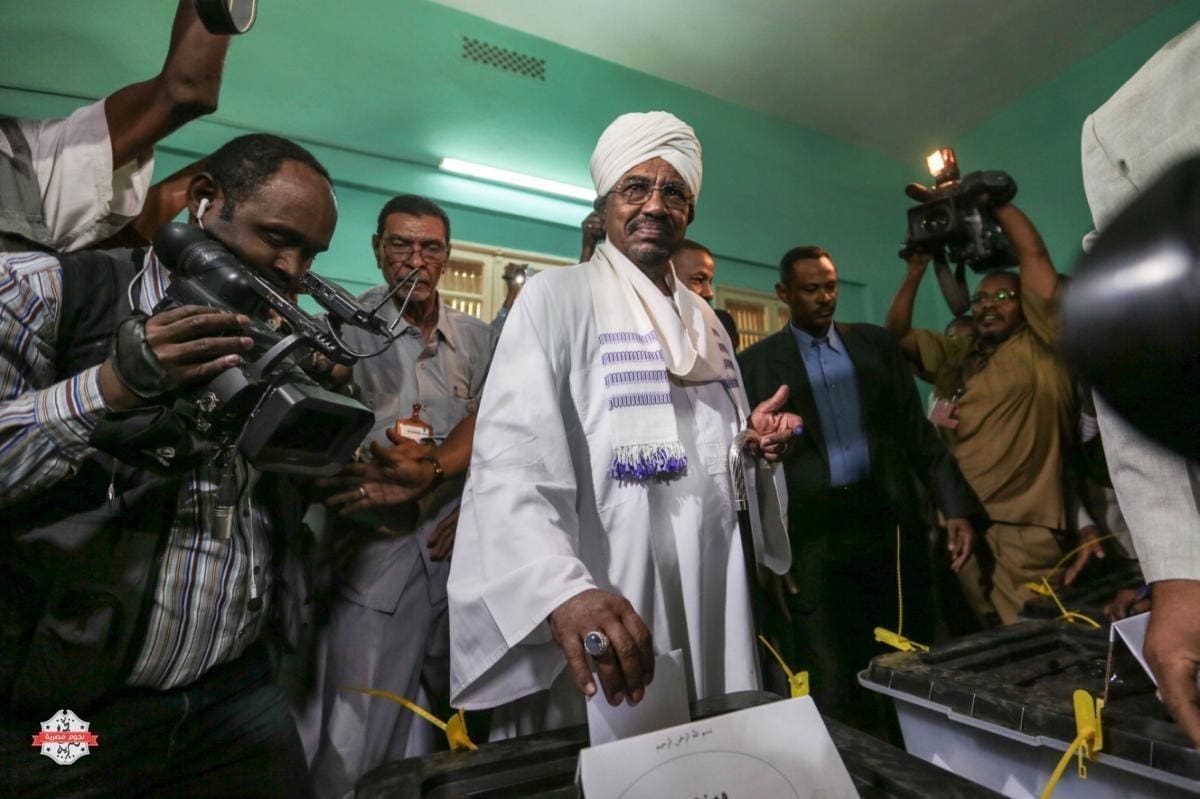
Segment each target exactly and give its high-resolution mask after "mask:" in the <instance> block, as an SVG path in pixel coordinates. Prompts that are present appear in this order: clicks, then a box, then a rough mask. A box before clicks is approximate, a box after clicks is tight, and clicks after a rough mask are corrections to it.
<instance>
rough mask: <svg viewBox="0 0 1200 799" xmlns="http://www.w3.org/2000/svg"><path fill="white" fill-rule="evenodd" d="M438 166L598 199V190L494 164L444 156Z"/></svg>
mask: <svg viewBox="0 0 1200 799" xmlns="http://www.w3.org/2000/svg"><path fill="white" fill-rule="evenodd" d="M438 167H440V168H441V169H444V170H446V171H447V172H453V173H455V174H457V175H467V176H469V177H473V178H482V179H483V180H490V181H494V182H496V183H507V184H508V185H510V186H520V187H521V188H523V189H533V190H534V191H541V192H545V193H546V194H558V195H560V196H563V197H570V198H571V199H573V200H583V201H584V202H589V203H590V202H591V201H592V200H594V199H596V192H594V191H592V190H591V189H584V188H581V187H579V186H572V185H571V184H569V183H559V182H558V181H557V180H547V179H546V178H535V177H534V176H533V175H523V174H521V173H520V172H509V171H508V170H507V169H497V168H496V167H494V166H484V165H483V164H472V163H471V162H470V161H460V160H458V159H457V158H443V159H442V160H441V162H440V163H438Z"/></svg>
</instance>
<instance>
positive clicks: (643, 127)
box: [448, 112, 800, 737]
mask: <svg viewBox="0 0 1200 799" xmlns="http://www.w3.org/2000/svg"><path fill="white" fill-rule="evenodd" d="M591 170H592V177H593V179H594V181H595V184H596V191H597V194H598V195H599V198H598V199H597V200H596V208H597V210H603V212H604V218H605V234H606V241H605V242H604V243H602V244H601V245H600V246H599V247H597V248H596V251H595V253H594V254H593V256H592V258H591V259H590V260H589V261H587V262H585V263H582V264H579V265H578V266H574V267H569V268H565V269H553V270H547V271H545V272H542V273H540V274H538V275H537V276H536V277H535V278H533V279H532V280H530V281H529V283H528V285H527V287H526V288H525V291H524V292H523V293H522V294H521V296H520V298H519V299H518V301H517V303H516V305H515V306H514V307H513V309H512V311H511V312H510V315H509V318H508V322H507V323H506V326H505V330H504V335H503V336H502V337H501V339H500V343H499V345H498V348H497V350H496V356H495V360H494V361H493V364H494V368H493V369H492V373H491V375H490V376H489V378H488V385H487V388H486V390H485V391H484V393H483V400H482V404H481V406H480V409H479V414H478V423H477V425H478V426H477V428H476V433H475V442H474V452H473V455H472V459H471V470H470V477H469V478H468V482H467V486H466V490H465V494H464V496H463V503H462V512H461V517H460V520H459V527H458V538H457V544H456V548H455V554H454V561H453V563H452V566H451V572H450V580H449V586H448V591H449V601H450V639H451V693H452V698H451V702H452V704H453V705H454V706H456V707H464V708H467V709H480V708H490V707H497V708H498V709H497V711H496V713H495V715H494V716H493V737H502V736H505V735H514V734H521V733H525V732H533V731H536V730H540V729H550V728H554V727H558V726H563V725H566V724H570V723H577V722H580V721H582V719H583V717H584V702H583V696H584V695H587V696H593V695H595V694H596V692H597V686H596V685H595V683H594V682H593V680H592V677H591V672H592V668H593V667H594V668H595V669H596V671H597V673H598V675H599V678H600V683H601V686H600V687H601V688H602V690H603V693H604V696H605V697H606V698H607V700H608V701H609V702H610V703H611V704H614V705H615V704H619V703H620V702H622V701H624V700H626V699H628V700H629V701H631V702H638V701H640V700H641V699H642V697H643V695H644V691H645V687H646V685H647V684H649V682H650V681H651V679H652V678H653V669H654V657H655V654H656V653H657V654H661V653H665V652H668V651H671V650H674V649H682V650H683V653H684V661H685V672H686V674H687V676H688V680H689V686H688V687H689V691H690V694H691V697H692V698H693V699H696V698H702V697H705V696H710V695H714V694H720V693H725V692H730V691H737V690H745V689H753V688H757V687H758V686H759V673H758V667H757V661H756V657H755V646H754V622H753V619H752V618H751V609H750V599H749V584H748V582H749V577H748V575H751V574H753V573H754V572H753V570H748V569H747V565H746V558H747V557H753V556H757V561H758V563H759V564H761V565H763V566H764V567H766V569H764V570H763V573H764V574H765V573H766V570H770V571H771V572H774V573H776V574H782V573H784V572H785V571H786V569H787V567H788V566H789V564H790V560H791V556H790V548H789V546H788V543H787V536H786V533H785V531H784V527H783V516H782V511H783V507H782V503H783V502H785V501H786V500H785V496H786V495H785V493H784V492H783V491H782V485H781V483H779V482H777V480H776V478H778V477H781V473H780V472H781V470H778V469H776V468H774V467H773V466H770V465H767V464H763V463H761V461H760V460H756V459H755V458H753V457H750V458H747V463H748V468H747V469H746V471H747V472H748V474H747V483H748V488H749V491H748V493H749V495H750V504H751V508H750V510H751V512H750V514H749V519H750V523H749V524H748V525H747V526H749V527H751V528H752V529H751V530H747V531H745V532H746V540H752V541H753V549H754V550H755V552H754V553H753V554H751V553H746V555H745V557H744V555H743V543H742V542H743V538H742V536H741V535H740V534H739V527H738V516H737V510H736V507H735V503H734V495H733V487H732V480H731V475H730V470H729V457H728V454H729V448H730V444H731V443H732V441H733V439H734V437H735V435H737V433H738V432H739V430H740V429H742V428H743V427H745V426H746V425H747V423H748V424H749V427H750V429H751V430H752V431H753V433H752V434H753V436H754V438H755V439H756V440H757V444H758V447H757V450H756V452H757V453H758V454H760V455H763V456H765V457H766V458H768V459H769V458H772V457H777V456H778V455H779V454H780V452H781V450H782V448H783V447H785V446H786V442H787V441H788V440H790V437H791V436H792V435H793V434H794V433H798V432H799V422H800V420H799V418H798V417H796V416H795V415H793V414H783V413H779V412H778V409H779V408H780V407H781V406H782V404H783V402H784V399H785V398H786V389H783V390H782V392H783V393H781V394H777V395H776V396H775V397H773V398H772V400H769V401H768V402H766V403H763V404H762V405H761V406H759V408H757V409H755V411H754V413H753V414H750V412H749V408H748V406H747V404H746V398H745V393H744V392H743V390H742V387H741V382H740V375H739V373H738V369H737V366H736V364H735V360H734V357H733V347H732V345H731V344H730V342H729V338H728V336H727V334H726V333H725V331H724V328H723V327H722V326H721V323H720V322H719V321H718V320H717V317H716V316H715V315H714V314H713V311H712V309H711V308H709V307H708V305H707V304H706V303H704V302H703V301H702V300H700V298H699V297H697V296H696V295H695V294H693V293H692V292H691V291H689V290H688V289H687V287H685V286H683V285H681V284H680V283H679V282H678V281H677V280H676V279H675V276H674V271H673V269H672V267H671V262H670V255H671V253H672V252H673V251H674V249H675V248H676V246H677V245H678V244H679V242H680V241H682V240H683V238H684V234H685V232H686V229H687V225H688V223H689V222H691V220H692V218H693V216H694V214H695V204H696V197H697V195H698V194H699V192H700V178H701V164H700V143H699V142H698V141H697V140H696V136H695V134H694V133H693V132H692V129H691V128H690V127H688V126H687V125H686V124H684V123H683V122H681V121H680V120H678V119H676V118H675V117H674V116H672V115H671V114H667V113H663V112H652V113H647V114H626V115H624V116H622V117H620V118H618V119H617V120H616V121H615V122H613V124H612V125H610V126H609V128H608V129H607V130H606V131H605V132H604V134H603V135H602V136H601V137H600V141H599V142H598V143H597V145H596V150H595V153H594V154H593V155H592V160H591ZM756 477H761V478H762V479H759V480H757V481H756V480H755V478H756ZM760 507H761V509H762V511H763V512H762V513H761V514H760V513H759V508H760ZM585 650H586V651H585ZM498 706H502V707H498Z"/></svg>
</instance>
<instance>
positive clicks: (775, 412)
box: [750, 385, 804, 463]
mask: <svg viewBox="0 0 1200 799" xmlns="http://www.w3.org/2000/svg"><path fill="white" fill-rule="evenodd" d="M787 400H788V387H787V386H786V385H784V386H780V387H779V390H778V391H776V392H775V394H774V396H772V397H771V398H770V399H767V400H763V401H762V402H760V403H759V404H758V407H757V408H755V409H754V411H753V412H752V413H751V414H750V432H751V434H752V436H753V438H754V446H755V447H756V448H757V449H758V451H759V453H761V454H762V456H763V457H764V458H765V459H766V460H768V461H770V462H772V463H774V462H776V461H778V460H779V459H780V458H782V457H783V453H784V452H785V451H786V450H787V446H788V444H790V443H791V442H792V439H793V438H794V437H796V436H798V435H800V434H801V433H802V432H803V431H804V423H803V421H802V420H801V419H800V416H799V414H795V413H786V412H784V411H782V410H781V408H783V406H784V405H786V404H787Z"/></svg>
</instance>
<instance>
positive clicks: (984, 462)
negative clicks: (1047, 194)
mask: <svg viewBox="0 0 1200 799" xmlns="http://www.w3.org/2000/svg"><path fill="white" fill-rule="evenodd" d="M992 212H993V214H994V216H995V218H996V221H997V222H998V223H999V224H1000V227H1001V228H1002V229H1003V231H1004V234H1005V236H1007V237H1008V240H1009V241H1010V242H1011V244H1012V246H1013V250H1014V252H1015V253H1016V254H1017V258H1018V262H1019V263H1020V273H1019V275H1018V274H1014V273H1011V272H989V273H988V274H987V275H986V276H985V277H984V278H983V280H982V281H981V282H980V283H979V286H978V288H977V289H976V290H975V293H974V295H973V297H972V300H971V313H972V317H973V318H974V320H975V323H976V327H977V333H976V335H975V336H974V337H955V338H951V337H949V336H946V335H943V334H941V333H936V332H934V331H931V330H913V329H912V310H913V301H914V299H915V297H916V292H917V287H918V286H919V285H920V281H921V278H922V277H923V276H924V274H925V269H926V267H927V266H928V263H929V257H928V256H927V255H920V254H918V255H914V256H912V257H910V259H909V262H908V273H907V275H906V277H905V280H904V282H903V283H902V284H901V286H900V290H899V291H898V292H897V294H896V298H895V300H893V302H892V307H891V308H890V309H889V311H888V316H887V327H888V329H889V330H891V331H892V333H893V334H895V335H896V337H897V338H898V339H899V340H900V347H901V349H902V350H903V351H904V353H905V355H906V356H907V357H908V358H909V360H910V361H912V362H913V363H914V364H915V365H916V366H917V368H918V369H919V370H920V371H921V372H922V373H923V374H929V375H939V376H940V378H941V379H940V380H939V382H946V379H945V378H946V375H947V374H948V373H949V374H950V382H953V383H954V385H953V386H952V387H949V388H950V390H949V391H947V392H945V393H947V394H948V395H949V396H948V398H947V399H943V400H942V402H947V403H949V405H948V406H946V407H943V408H941V409H940V412H939V409H935V411H934V413H933V414H932V415H931V418H932V419H933V420H934V421H935V422H937V423H939V424H940V425H941V426H942V427H943V428H944V429H943V433H944V434H945V435H944V438H945V439H946V441H947V444H948V446H949V447H950V449H951V451H952V452H953V454H954V457H955V459H956V460H957V461H958V464H959V466H960V467H961V468H962V471H963V474H964V475H966V478H967V480H968V482H970V484H971V487H972V488H974V489H975V491H976V493H977V494H979V498H980V499H981V500H982V501H983V504H984V506H985V507H986V508H987V512H988V515H989V516H990V517H991V520H992V526H991V527H990V528H989V529H988V531H987V537H986V538H987V543H988V548H989V549H990V550H991V553H992V555H993V557H994V560H995V568H994V571H993V573H992V576H991V590H990V592H986V591H985V588H984V583H983V576H982V573H981V570H980V568H979V566H978V564H977V563H971V564H968V566H967V567H966V568H964V569H963V570H962V571H961V572H960V573H959V576H960V580H961V581H962V582H963V589H964V591H965V592H966V594H967V598H968V601H969V602H970V603H971V605H972V610H973V611H974V612H975V613H976V615H978V616H981V617H986V616H987V615H989V614H991V613H994V614H996V615H998V616H999V618H1000V620H1001V621H1002V622H1003V623H1005V624H1012V623H1013V622H1015V621H1017V614H1018V613H1019V611H1020V609H1021V607H1022V605H1024V604H1025V602H1026V600H1028V599H1029V598H1031V597H1032V596H1033V594H1032V592H1030V590H1029V589H1028V588H1026V587H1025V583H1026V582H1028V581H1031V580H1033V581H1037V580H1040V579H1041V578H1042V577H1043V576H1045V575H1047V574H1048V573H1049V572H1050V570H1051V569H1052V568H1053V567H1054V565H1055V564H1056V563H1057V562H1058V560H1059V559H1060V558H1061V557H1062V555H1063V551H1064V550H1063V547H1062V545H1061V544H1060V541H1061V540H1063V539H1064V538H1065V535H1066V532H1067V514H1066V508H1065V502H1064V498H1063V463H1064V456H1065V451H1066V446H1067V442H1068V440H1069V436H1070V435H1071V419H1072V418H1073V406H1074V390H1073V385H1072V381H1071V377H1070V375H1069V374H1068V372H1067V370H1066V367H1065V366H1064V365H1063V363H1062V362H1061V361H1060V360H1059V359H1058V358H1057V357H1056V355H1055V353H1054V336H1055V331H1054V320H1053V312H1052V309H1053V305H1054V300H1055V294H1056V292H1057V290H1058V275H1057V273H1056V272H1055V271H1054V264H1053V263H1052V262H1051V260H1050V256H1049V254H1048V253H1047V252H1046V247H1045V244H1043V242H1042V239H1041V236H1040V235H1038V232H1037V229H1036V228H1034V226H1033V223H1032V222H1030V221H1029V218H1028V217H1026V216H1025V215H1024V214H1023V213H1022V212H1021V211H1020V210H1019V209H1017V208H1016V207H1015V206H1013V205H1011V204H1004V205H1000V206H998V207H996V208H994V209H993V210H992ZM955 373H956V374H955ZM943 391H945V388H943ZM1093 555H1102V551H1101V550H1100V548H1099V547H1098V546H1093V547H1088V548H1086V549H1085V550H1083V552H1081V553H1080V555H1079V557H1078V559H1077V561H1076V563H1075V564H1073V565H1072V569H1071V573H1072V574H1074V573H1076V572H1077V571H1078V568H1081V567H1082V565H1083V563H1084V562H1086V560H1087V559H1088V558H1090V557H1092V556H1093ZM972 560H974V559H972Z"/></svg>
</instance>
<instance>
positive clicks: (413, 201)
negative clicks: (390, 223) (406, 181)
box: [375, 194, 450, 243]
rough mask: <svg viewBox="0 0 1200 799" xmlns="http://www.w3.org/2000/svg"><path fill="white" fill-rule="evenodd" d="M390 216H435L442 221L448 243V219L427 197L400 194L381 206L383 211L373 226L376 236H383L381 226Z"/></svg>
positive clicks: (440, 208) (439, 207)
mask: <svg viewBox="0 0 1200 799" xmlns="http://www.w3.org/2000/svg"><path fill="white" fill-rule="evenodd" d="M392 214H408V215H409V216H436V217H437V218H438V219H440V220H442V226H443V227H445V228H446V242H447V243H449V242H450V217H448V216H446V212H445V211H443V210H442V206H440V205H438V204H437V203H435V202H434V201H433V200H431V199H429V198H428V197H422V196H420V195H418V194H400V195H397V196H395V197H393V198H392V199H390V200H388V201H387V202H386V203H384V204H383V210H381V211H380V212H379V221H378V222H377V223H376V225H375V235H376V236H382V235H383V226H384V224H385V223H386V222H387V218H388V217H389V216H391V215H392Z"/></svg>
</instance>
